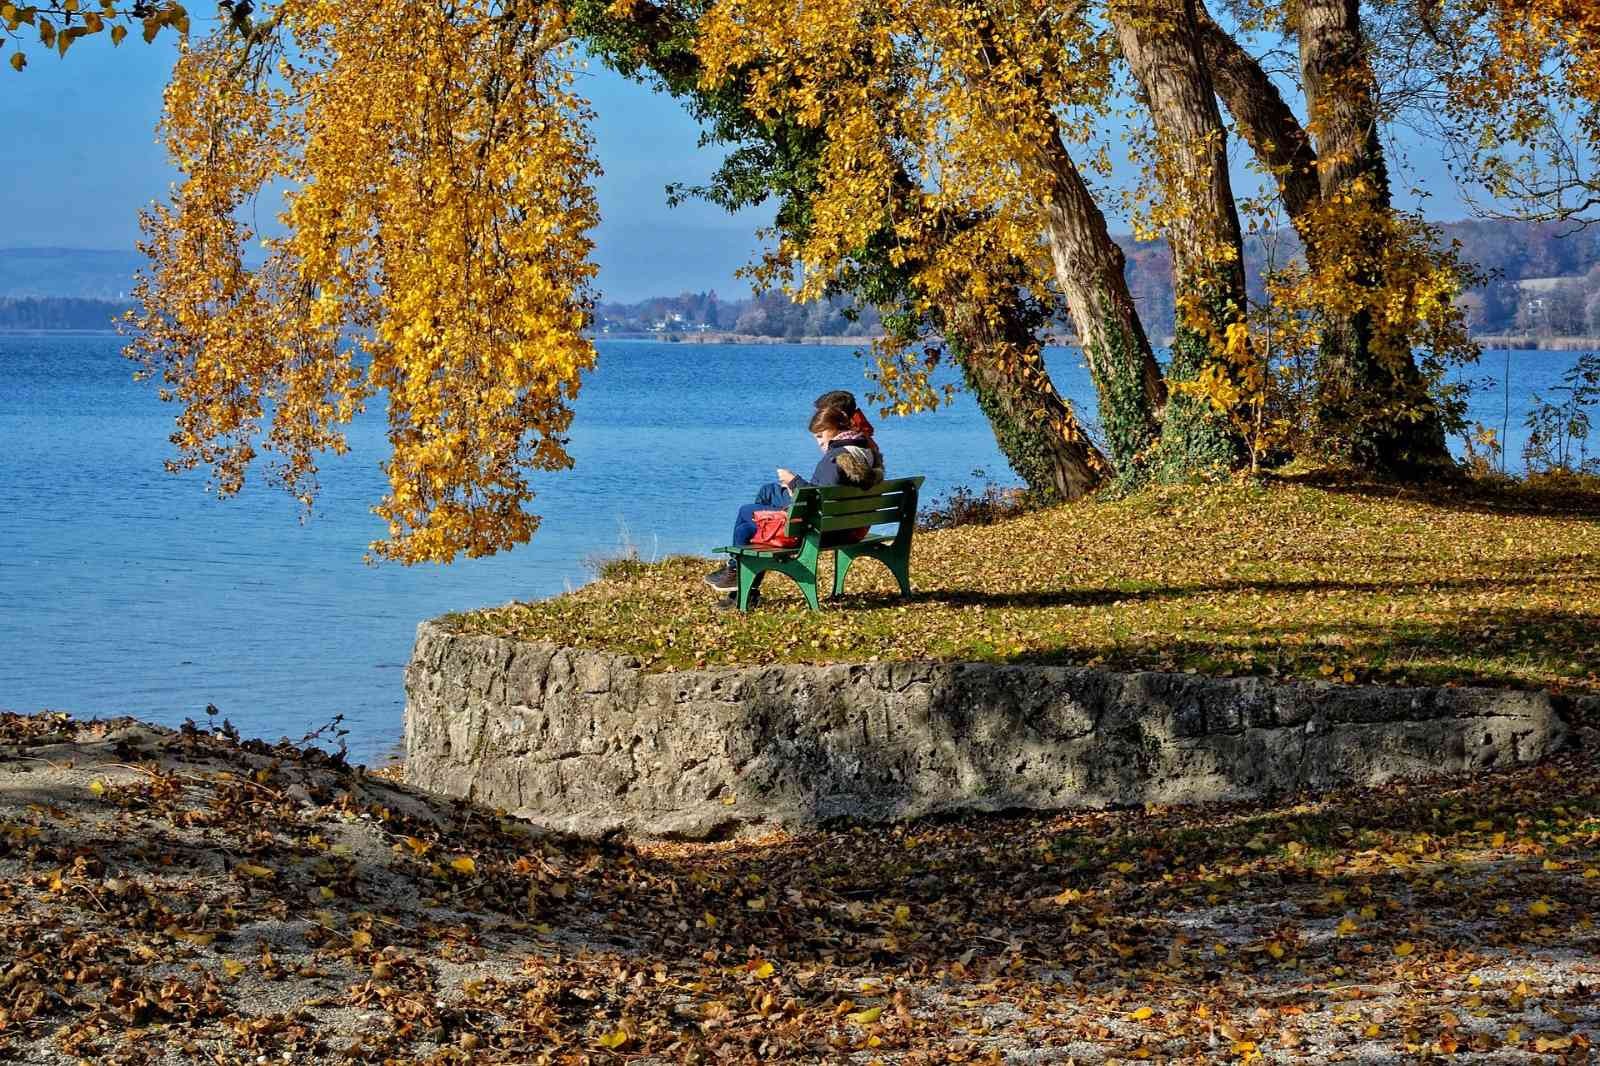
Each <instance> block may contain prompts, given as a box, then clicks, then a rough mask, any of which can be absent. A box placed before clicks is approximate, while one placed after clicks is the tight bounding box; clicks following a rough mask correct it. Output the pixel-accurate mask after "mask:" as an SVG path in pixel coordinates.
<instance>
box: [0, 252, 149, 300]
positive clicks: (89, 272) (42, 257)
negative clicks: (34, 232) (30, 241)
mask: <svg viewBox="0 0 1600 1066" xmlns="http://www.w3.org/2000/svg"><path fill="white" fill-rule="evenodd" d="M144 263H145V258H144V256H142V255H140V254H139V253H138V252H135V251H126V252H116V251H102V250H95V249H85V248H0V296H13V297H20V296H75V297H78V298H80V299H89V300H117V301H122V302H126V301H127V299H128V294H129V292H130V291H132V289H133V273H134V271H135V270H138V269H139V268H140V267H141V266H143V265H144Z"/></svg>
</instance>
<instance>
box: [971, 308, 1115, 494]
mask: <svg viewBox="0 0 1600 1066" xmlns="http://www.w3.org/2000/svg"><path fill="white" fill-rule="evenodd" d="M946 340H947V341H948V342H949V343H950V347H951V349H952V350H953V352H954V354H955V355H956V358H957V361H958V362H959V364H960V366H961V371H962V374H963V375H964V376H965V378H966V382H967V387H968V389H970V390H971V392H972V394H973V396H974V397H975V398H976V399H977V401H978V407H979V408H980V409H981V410H982V411H983V413H984V415H985V416H986V417H987V418H988V419H989V426H990V428H991V429H993V430H994V438H995V442H996V443H997V444H999V445H1000V451H1001V452H1002V453H1003V454H1004V455H1005V457H1006V462H1008V463H1010V464H1011V469H1012V470H1014V471H1016V473H1017V474H1018V476H1020V477H1021V478H1022V480H1023V481H1024V482H1026V483H1027V485H1028V488H1029V489H1030V490H1031V491H1033V492H1034V493H1036V494H1038V495H1040V496H1043V497H1044V498H1046V499H1059V500H1076V499H1079V498H1081V497H1083V496H1087V495H1088V494H1089V493H1091V492H1093V491H1094V490H1095V489H1097V488H1099V487H1100V485H1101V484H1103V483H1104V482H1105V481H1106V479H1107V478H1108V477H1109V476H1110V474H1111V465H1110V464H1109V463H1108V462H1106V458H1105V456H1104V455H1102V454H1101V452H1100V449H1098V448H1096V447H1095V446H1094V443H1093V442H1092V441H1090V440H1089V437H1088V434H1087V433H1085V432H1084V429H1083V426H1082V424H1081V423H1080V422H1079V421H1078V419H1077V416H1076V415H1075V414H1074V412H1073V410H1072V405H1071V404H1070V403H1068V402H1067V400H1066V399H1065V398H1064V397H1062V395H1061V394H1060V393H1059V392H1057V391H1056V388H1055V384H1054V383H1053V382H1052V381H1051V380H1050V374H1049V371H1048V370H1047V369H1046V368H1045V365H1044V358H1043V352H1042V346H1041V344H1040V342H1039V338H1038V335H1037V333H1036V332H1035V330H1034V328H1033V323H1032V322H1031V321H1030V320H1029V317H1028V315H1027V314H1026V313H1024V302H1023V296H1022V294H1021V293H1020V292H1018V291H1016V290H1014V289H1013V290H1012V291H1010V292H1009V293H1005V294H1003V295H1002V296H1001V297H1000V298H999V299H996V300H994V301H992V302H991V303H989V305H988V306H987V307H965V308H959V309H957V311H956V312H955V313H954V314H952V315H950V316H947V322H946Z"/></svg>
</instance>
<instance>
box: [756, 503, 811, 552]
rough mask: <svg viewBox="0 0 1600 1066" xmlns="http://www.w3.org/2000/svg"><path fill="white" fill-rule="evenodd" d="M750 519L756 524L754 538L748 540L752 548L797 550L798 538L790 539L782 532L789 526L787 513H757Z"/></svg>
mask: <svg viewBox="0 0 1600 1066" xmlns="http://www.w3.org/2000/svg"><path fill="white" fill-rule="evenodd" d="M750 517H751V518H752V519H753V520H754V521H755V524H756V532H755V536H753V537H751V538H750V544H751V546H752V547H756V548H797V547H799V546H800V538H799V537H791V536H788V535H786V534H785V533H784V532H783V531H784V529H785V528H787V527H788V525H789V512H788V511H757V512H756V513H755V514H753V515H751V516H750Z"/></svg>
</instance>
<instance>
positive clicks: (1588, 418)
mask: <svg viewBox="0 0 1600 1066" xmlns="http://www.w3.org/2000/svg"><path fill="white" fill-rule="evenodd" d="M1561 381H1562V384H1560V385H1557V386H1556V387H1555V391H1556V392H1558V393H1566V397H1565V398H1564V399H1560V400H1558V401H1551V400H1546V399H1545V398H1544V397H1542V396H1540V395H1539V394H1538V393H1534V396H1533V409H1532V410H1531V411H1529V412H1528V421H1527V426H1528V443H1527V444H1526V445H1524V446H1523V449H1522V458H1523V461H1524V462H1526V463H1527V464H1528V476H1529V478H1530V479H1531V478H1534V477H1538V476H1545V475H1551V474H1557V475H1560V474H1588V475H1600V456H1593V457H1591V456H1590V455H1589V430H1590V428H1591V426H1592V423H1593V416H1592V415H1591V414H1590V409H1591V408H1594V407H1600V355H1595V354H1590V355H1583V356H1579V357H1578V361H1577V362H1576V363H1574V364H1573V366H1572V368H1571V369H1570V370H1568V371H1567V372H1566V373H1565V374H1564V375H1562V378H1561Z"/></svg>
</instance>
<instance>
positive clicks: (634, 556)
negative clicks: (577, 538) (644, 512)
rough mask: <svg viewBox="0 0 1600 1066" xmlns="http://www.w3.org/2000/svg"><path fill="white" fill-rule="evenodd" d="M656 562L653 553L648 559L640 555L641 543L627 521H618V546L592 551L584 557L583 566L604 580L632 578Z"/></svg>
mask: <svg viewBox="0 0 1600 1066" xmlns="http://www.w3.org/2000/svg"><path fill="white" fill-rule="evenodd" d="M654 562H655V556H654V554H653V553H652V555H651V557H650V559H648V560H646V559H643V558H641V557H640V555H639V545H638V544H637V543H635V542H634V539H633V534H632V533H630V532H629V531H628V526H627V523H625V522H622V521H618V522H617V546H616V547H615V548H612V549H611V550H609V551H596V552H591V553H589V554H588V555H585V556H584V557H583V568H584V569H585V570H587V571H589V573H591V574H593V575H594V576H595V577H597V578H600V579H602V580H609V579H614V578H623V579H625V578H630V577H633V576H635V575H637V574H638V573H639V572H640V571H641V570H644V569H645V568H646V567H648V566H650V565H651V564H652V563H654Z"/></svg>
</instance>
